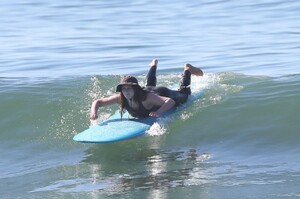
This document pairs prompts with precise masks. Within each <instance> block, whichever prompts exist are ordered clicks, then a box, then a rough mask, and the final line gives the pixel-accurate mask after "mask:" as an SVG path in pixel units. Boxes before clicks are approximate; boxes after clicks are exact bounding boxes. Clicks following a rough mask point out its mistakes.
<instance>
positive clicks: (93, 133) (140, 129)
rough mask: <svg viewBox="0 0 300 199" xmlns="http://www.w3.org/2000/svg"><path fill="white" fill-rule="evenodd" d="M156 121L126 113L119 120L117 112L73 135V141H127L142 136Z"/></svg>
mask: <svg viewBox="0 0 300 199" xmlns="http://www.w3.org/2000/svg"><path fill="white" fill-rule="evenodd" d="M175 109H176V108H173V109H171V110H169V111H168V112H167V113H165V114H164V115H163V116H162V117H166V116H167V115H169V114H171V113H172V112H174V110H175ZM157 119H158V118H156V117H148V118H145V119H137V118H132V117H131V116H130V115H129V114H128V113H127V112H126V113H125V114H123V118H122V119H121V114H120V113H119V111H117V112H116V113H115V114H113V115H112V116H111V117H109V118H108V119H107V120H105V121H103V122H102V123H100V124H98V125H95V126H92V127H90V128H89V129H86V130H85V131H83V132H81V133H79V134H77V135H75V136H74V137H73V140H75V141H77V142H88V143H108V142H117V141H122V140H127V139H131V138H134V137H137V136H140V135H143V134H144V133H145V132H146V131H147V130H148V129H150V127H151V126H152V125H153V123H154V122H156V121H157Z"/></svg>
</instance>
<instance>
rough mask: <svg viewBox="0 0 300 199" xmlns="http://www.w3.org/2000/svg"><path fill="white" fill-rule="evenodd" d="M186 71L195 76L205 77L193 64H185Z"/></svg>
mask: <svg viewBox="0 0 300 199" xmlns="http://www.w3.org/2000/svg"><path fill="white" fill-rule="evenodd" d="M184 70H189V71H190V72H191V73H192V74H193V75H196V76H203V71H202V70H201V69H200V68H196V67H195V66H192V65H191V64H185V65H184Z"/></svg>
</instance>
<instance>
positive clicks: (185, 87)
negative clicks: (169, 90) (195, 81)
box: [178, 70, 191, 95]
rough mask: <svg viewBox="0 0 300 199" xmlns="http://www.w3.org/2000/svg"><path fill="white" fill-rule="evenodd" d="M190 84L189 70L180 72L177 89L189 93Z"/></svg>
mask: <svg viewBox="0 0 300 199" xmlns="http://www.w3.org/2000/svg"><path fill="white" fill-rule="evenodd" d="M190 85H191V72H190V71H188V70H185V71H184V73H183V74H182V77H181V81H180V87H179V89H178V91H179V92H181V93H185V94H188V95H190V94H191V88H190Z"/></svg>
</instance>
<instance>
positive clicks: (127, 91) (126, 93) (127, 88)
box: [122, 85, 134, 100]
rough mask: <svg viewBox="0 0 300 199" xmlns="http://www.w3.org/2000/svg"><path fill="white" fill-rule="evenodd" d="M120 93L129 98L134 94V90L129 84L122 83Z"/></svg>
mask: <svg viewBox="0 0 300 199" xmlns="http://www.w3.org/2000/svg"><path fill="white" fill-rule="evenodd" d="M122 93H123V95H124V97H125V98H126V99H127V100H131V99H132V98H133V96H134V90H133V88H132V86H131V85H123V86H122Z"/></svg>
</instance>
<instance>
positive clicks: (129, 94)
mask: <svg viewBox="0 0 300 199" xmlns="http://www.w3.org/2000/svg"><path fill="white" fill-rule="evenodd" d="M116 91H117V92H120V95H121V106H120V109H121V110H120V112H121V117H122V115H123V112H124V108H125V109H126V107H128V106H129V104H128V101H131V100H134V101H136V102H137V101H143V100H145V98H146V91H144V90H143V89H142V87H141V86H140V85H139V83H138V80H137V79H136V78H135V77H133V76H124V77H123V78H122V79H121V82H120V84H119V85H118V86H117V89H116Z"/></svg>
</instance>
